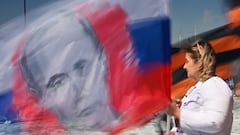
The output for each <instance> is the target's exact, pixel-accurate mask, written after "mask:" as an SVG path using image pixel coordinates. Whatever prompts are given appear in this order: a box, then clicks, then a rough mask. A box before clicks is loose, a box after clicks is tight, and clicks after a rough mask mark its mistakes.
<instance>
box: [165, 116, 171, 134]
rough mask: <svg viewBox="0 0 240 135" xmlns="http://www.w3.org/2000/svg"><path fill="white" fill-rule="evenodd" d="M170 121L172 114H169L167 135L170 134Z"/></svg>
mask: <svg viewBox="0 0 240 135" xmlns="http://www.w3.org/2000/svg"><path fill="white" fill-rule="evenodd" d="M170 123H171V116H170V115H167V127H166V135H170Z"/></svg>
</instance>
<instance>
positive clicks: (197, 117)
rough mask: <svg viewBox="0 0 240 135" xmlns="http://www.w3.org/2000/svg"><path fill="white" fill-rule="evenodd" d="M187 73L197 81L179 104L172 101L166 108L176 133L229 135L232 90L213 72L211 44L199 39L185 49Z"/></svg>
mask: <svg viewBox="0 0 240 135" xmlns="http://www.w3.org/2000/svg"><path fill="white" fill-rule="evenodd" d="M184 52H185V59H186V62H185V64H184V67H183V68H184V69H185V70H186V71H187V76H188V77H190V78H192V79H194V80H195V81H196V84H195V85H194V86H193V87H191V88H190V89H189V90H188V92H187V93H186V95H185V96H184V97H183V99H182V103H181V107H180V108H179V107H178V104H177V102H176V101H173V102H172V103H171V104H170V105H169V106H168V107H167V109H166V112H167V114H169V115H171V116H174V118H175V124H176V125H177V127H176V128H174V129H172V131H171V134H176V135H230V133H231V127H232V121H233V114H232V107H233V98H232V91H231V89H230V88H229V87H228V85H227V84H226V83H225V81H224V80H222V79H221V78H220V77H218V76H216V75H215V69H216V59H215V53H214V50H213V48H212V47H211V45H210V44H209V43H208V42H206V41H204V40H198V41H197V42H196V43H194V44H193V45H192V46H190V47H189V48H185V49H184Z"/></svg>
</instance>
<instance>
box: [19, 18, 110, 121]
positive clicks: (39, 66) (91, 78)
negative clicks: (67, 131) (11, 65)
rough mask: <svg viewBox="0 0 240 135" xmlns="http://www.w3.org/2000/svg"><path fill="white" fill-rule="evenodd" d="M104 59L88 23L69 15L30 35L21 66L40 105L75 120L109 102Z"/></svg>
mask: <svg viewBox="0 0 240 135" xmlns="http://www.w3.org/2000/svg"><path fill="white" fill-rule="evenodd" d="M104 57H105V56H104V54H103V50H102V48H101V46H100V45H99V44H98V42H97V41H96V39H95V37H94V34H93V33H92V31H91V29H90V27H89V26H88V24H87V23H86V22H85V21H84V20H83V19H78V18H77V16H75V15H72V14H68V15H64V16H62V17H61V18H55V19H54V20H52V21H49V23H47V24H43V25H42V26H40V27H39V28H37V29H36V30H34V31H33V32H32V33H31V32H30V34H29V38H27V40H26V43H25V46H24V49H23V52H22V56H21V60H20V63H21V64H20V66H21V70H22V72H23V74H24V78H25V79H26V81H27V83H28V85H29V87H30V90H31V91H32V92H33V93H34V94H35V95H36V96H38V97H39V98H40V102H41V103H42V104H43V105H44V106H45V107H47V108H50V109H52V110H54V111H55V112H57V114H58V115H59V116H60V119H63V120H71V119H74V118H76V117H83V116H85V117H87V115H91V113H89V112H92V110H91V109H93V108H96V107H93V106H95V105H96V103H98V104H101V103H105V102H107V100H108V97H107V96H108V95H107V93H106V92H104V91H101V90H99V89H106V88H105V82H104V81H105V79H104V77H105V72H106V71H105V70H106V69H105V63H104V62H105V61H104V59H105V58H104ZM96 89H98V90H96ZM74 116H75V117H74Z"/></svg>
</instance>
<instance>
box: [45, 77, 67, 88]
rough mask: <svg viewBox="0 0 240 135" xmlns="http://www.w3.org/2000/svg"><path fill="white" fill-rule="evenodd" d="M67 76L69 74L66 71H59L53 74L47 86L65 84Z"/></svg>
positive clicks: (53, 86)
mask: <svg viewBox="0 0 240 135" xmlns="http://www.w3.org/2000/svg"><path fill="white" fill-rule="evenodd" d="M67 76H68V75H67V74H66V73H59V74H55V75H53V76H52V77H51V78H50V79H49V81H48V83H47V88H56V87H59V86H61V85H63V84H64V81H65V79H66V78H67Z"/></svg>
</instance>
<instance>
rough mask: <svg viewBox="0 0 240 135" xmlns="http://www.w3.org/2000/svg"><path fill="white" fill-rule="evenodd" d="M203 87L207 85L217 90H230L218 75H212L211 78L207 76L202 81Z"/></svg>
mask: <svg viewBox="0 0 240 135" xmlns="http://www.w3.org/2000/svg"><path fill="white" fill-rule="evenodd" d="M203 86H204V87H209V88H212V89H217V90H218V91H220V90H221V89H222V90H224V91H225V90H226V89H227V90H229V91H231V89H230V87H229V86H228V84H227V83H226V82H225V81H224V80H223V79H222V78H221V77H218V76H213V77H211V78H209V79H208V80H206V81H205V82H204V83H203Z"/></svg>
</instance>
